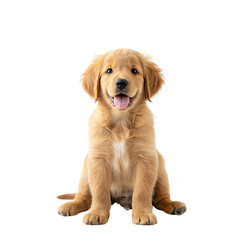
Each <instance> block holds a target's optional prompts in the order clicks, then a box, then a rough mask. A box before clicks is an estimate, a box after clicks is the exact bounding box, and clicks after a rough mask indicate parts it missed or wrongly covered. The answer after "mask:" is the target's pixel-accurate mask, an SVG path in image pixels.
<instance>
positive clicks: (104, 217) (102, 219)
mask: <svg viewBox="0 0 240 240" xmlns="http://www.w3.org/2000/svg"><path fill="white" fill-rule="evenodd" d="M108 218H109V214H103V213H97V212H89V213H88V214H86V215H85V216H84V217H83V222H84V223H85V224H87V225H100V224H105V223H107V221H108Z"/></svg>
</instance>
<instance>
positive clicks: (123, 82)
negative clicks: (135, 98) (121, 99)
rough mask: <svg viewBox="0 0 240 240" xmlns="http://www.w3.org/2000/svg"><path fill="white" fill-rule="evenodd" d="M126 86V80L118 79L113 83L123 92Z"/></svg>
mask: <svg viewBox="0 0 240 240" xmlns="http://www.w3.org/2000/svg"><path fill="white" fill-rule="evenodd" d="M127 85H128V81H127V80H126V79H118V80H117V81H116V82H115V86H116V88H118V89H120V90H123V89H124V88H125V87H126V86H127Z"/></svg>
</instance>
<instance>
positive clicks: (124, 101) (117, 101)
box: [107, 93, 136, 110]
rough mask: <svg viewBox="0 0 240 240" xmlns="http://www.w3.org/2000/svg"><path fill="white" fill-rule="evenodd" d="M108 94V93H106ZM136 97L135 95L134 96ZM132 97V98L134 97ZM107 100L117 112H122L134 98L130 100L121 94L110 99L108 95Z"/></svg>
mask: <svg viewBox="0 0 240 240" xmlns="http://www.w3.org/2000/svg"><path fill="white" fill-rule="evenodd" d="M107 94H108V93H107ZM135 96H136V95H135ZM135 96H134V97H135ZM108 97H109V99H110V100H111V102H112V103H113V106H116V108H117V109H119V110H124V109H126V108H127V107H128V106H130V104H131V102H132V101H133V99H134V97H132V98H130V97H129V96H127V95H125V94H123V93H121V94H118V95H116V96H115V97H111V96H110V95H109V94H108Z"/></svg>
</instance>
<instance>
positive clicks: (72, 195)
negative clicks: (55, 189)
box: [57, 193, 76, 199]
mask: <svg viewBox="0 0 240 240" xmlns="http://www.w3.org/2000/svg"><path fill="white" fill-rule="evenodd" d="M75 196H76V193H67V194H63V195H59V196H57V198H59V199H74V198H75Z"/></svg>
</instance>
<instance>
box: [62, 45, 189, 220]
mask: <svg viewBox="0 0 240 240" xmlns="http://www.w3.org/2000/svg"><path fill="white" fill-rule="evenodd" d="M109 68H111V69H112V72H111V73H110V74H108V73H107V71H108V69H109ZM132 69H136V70H137V73H135V74H134V73H133V72H132ZM118 79H126V80H127V81H128V86H127V88H126V89H124V91H123V92H124V94H126V95H127V96H128V97H129V99H131V102H130V103H129V105H128V107H126V108H125V109H118V108H117V107H116V106H115V105H114V104H113V100H112V99H114V98H113V97H115V96H117V93H118V92H117V90H116V85H115V83H116V81H117V80H118ZM163 83H164V81H163V78H162V75H161V69H160V68H159V67H158V66H157V65H156V64H155V63H153V62H152V61H150V60H149V58H148V57H146V56H144V55H142V54H140V53H138V52H136V51H133V50H129V49H117V50H113V51H110V52H108V53H106V54H104V55H100V56H98V57H96V58H95V59H94V60H93V62H92V64H91V65H90V66H89V67H88V68H87V70H86V71H85V73H84V74H83V76H82V84H83V88H84V89H85V91H86V92H87V93H88V94H89V95H90V96H91V97H92V98H93V99H94V100H95V102H98V104H97V107H96V109H95V111H94V112H93V113H92V115H91V117H90V120H89V152H88V154H87V156H86V158H85V161H84V167H83V170H82V174H81V179H80V183H79V188H78V193H76V194H65V195H61V196H59V198H61V199H73V198H74V200H73V201H72V202H67V203H65V204H63V205H61V206H60V207H59V209H58V212H59V214H61V215H64V216H72V215H75V214H78V213H79V212H82V211H86V210H88V209H89V208H90V207H91V210H90V212H89V213H87V214H86V215H85V216H84V223H86V224H104V223H106V222H107V221H108V218H109V213H110V207H111V200H112V203H113V202H118V203H120V204H121V205H122V206H123V207H124V208H126V209H129V208H132V221H133V223H136V224H155V223H156V222H157V218H156V216H155V215H154V214H153V213H152V206H154V207H156V208H157V209H160V210H163V211H165V212H166V213H169V214H177V215H181V214H182V213H184V212H185V211H186V206H185V204H184V203H182V202H173V201H171V200H170V194H169V184H168V177H167V173H166V170H165V166H164V160H163V158H162V156H161V155H160V153H159V152H158V151H157V149H156V145H155V133H154V126H153V117H152V113H151V111H150V110H149V108H148V106H147V104H146V100H149V101H151V98H152V97H153V96H154V95H155V94H156V93H157V92H158V90H159V89H160V88H161V86H162V84H163Z"/></svg>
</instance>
